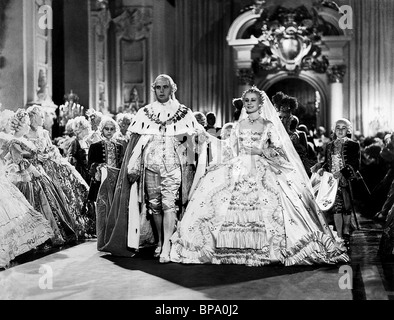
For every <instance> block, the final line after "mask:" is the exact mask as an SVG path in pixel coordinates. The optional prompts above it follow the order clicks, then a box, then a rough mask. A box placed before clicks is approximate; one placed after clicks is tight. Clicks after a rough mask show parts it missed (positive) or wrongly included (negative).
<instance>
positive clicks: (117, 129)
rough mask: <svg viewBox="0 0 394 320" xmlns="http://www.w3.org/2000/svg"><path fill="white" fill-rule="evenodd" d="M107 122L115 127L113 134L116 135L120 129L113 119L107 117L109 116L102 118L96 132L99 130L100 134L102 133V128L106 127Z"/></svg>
mask: <svg viewBox="0 0 394 320" xmlns="http://www.w3.org/2000/svg"><path fill="white" fill-rule="evenodd" d="M108 122H109V123H111V124H112V125H114V126H115V133H117V132H119V131H120V127H119V125H118V123H117V122H116V121H115V120H114V119H112V118H111V117H109V116H104V117H102V119H101V122H100V124H99V126H98V130H99V131H100V132H101V133H103V131H104V127H105V125H106V124H107V123H108Z"/></svg>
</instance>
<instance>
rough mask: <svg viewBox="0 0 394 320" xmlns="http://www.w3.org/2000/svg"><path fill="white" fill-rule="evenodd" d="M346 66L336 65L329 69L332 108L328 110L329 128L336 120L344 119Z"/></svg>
mask: <svg viewBox="0 0 394 320" xmlns="http://www.w3.org/2000/svg"><path fill="white" fill-rule="evenodd" d="M345 73H346V65H343V64H342V65H334V66H331V67H329V68H328V69H327V77H328V82H329V87H330V108H329V110H328V113H329V114H328V120H329V128H331V127H332V126H333V124H334V123H335V121H336V120H338V119H339V118H342V117H343V77H344V75H345Z"/></svg>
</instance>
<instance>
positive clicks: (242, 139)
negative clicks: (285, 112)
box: [238, 129, 264, 154]
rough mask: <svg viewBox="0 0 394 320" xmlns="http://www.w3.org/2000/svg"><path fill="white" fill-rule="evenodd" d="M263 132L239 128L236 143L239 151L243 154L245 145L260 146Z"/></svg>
mask: <svg viewBox="0 0 394 320" xmlns="http://www.w3.org/2000/svg"><path fill="white" fill-rule="evenodd" d="M263 135H264V132H258V131H252V130H246V129H245V130H239V134H238V145H239V153H240V154H245V153H246V151H245V147H256V148H259V147H261V144H262V141H263V139H262V138H263Z"/></svg>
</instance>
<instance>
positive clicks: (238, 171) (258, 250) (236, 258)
mask: <svg viewBox="0 0 394 320" xmlns="http://www.w3.org/2000/svg"><path fill="white" fill-rule="evenodd" d="M242 100H243V103H244V107H243V110H242V115H241V118H240V121H239V122H238V123H237V124H236V126H235V127H234V129H233V131H232V133H231V137H230V139H228V140H225V141H222V142H220V141H219V140H216V139H215V138H213V137H209V140H210V142H211V145H212V148H213V151H215V150H216V151H217V152H216V156H215V157H214V161H216V164H211V165H210V166H209V167H208V168H207V170H206V171H205V172H203V174H202V177H201V178H200V179H199V180H195V181H198V182H197V183H195V185H194V186H193V189H192V191H191V194H190V196H189V197H190V201H189V204H188V206H187V208H186V211H185V214H184V216H183V218H182V220H181V221H180V222H179V224H178V226H177V230H176V232H175V233H174V235H173V236H172V238H171V242H172V248H171V255H170V258H171V261H173V262H180V263H213V264H244V265H248V266H263V265H267V264H271V263H282V264H284V265H286V266H290V265H311V264H334V263H346V262H348V261H349V257H348V255H347V253H346V248H345V246H344V245H343V242H340V241H341V240H340V239H339V238H338V237H336V235H335V234H334V233H333V232H332V231H331V229H330V228H329V226H328V224H327V223H326V221H325V219H324V217H323V214H322V212H321V211H319V209H318V207H317V205H316V202H315V199H314V196H313V193H312V188H311V185H310V182H309V178H308V176H307V174H306V172H305V170H304V167H303V165H302V162H301V160H300V158H299V156H298V154H297V153H296V151H295V149H294V147H293V145H292V143H291V141H290V139H289V137H288V134H287V133H286V131H285V129H284V127H283V125H282V124H281V123H280V120H279V117H278V115H277V113H276V111H275V109H274V107H273V105H272V104H271V102H270V101H269V99H268V97H267V96H266V94H265V93H264V92H263V91H260V90H259V89H258V88H257V87H254V86H253V87H251V88H249V89H248V90H246V91H245V92H244V93H243V95H242ZM215 145H216V147H215ZM196 179H198V177H196Z"/></svg>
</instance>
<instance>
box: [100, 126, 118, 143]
mask: <svg viewBox="0 0 394 320" xmlns="http://www.w3.org/2000/svg"><path fill="white" fill-rule="evenodd" d="M115 130H116V127H115V125H114V124H113V123H112V122H110V121H108V122H106V123H105V124H104V126H103V131H102V134H103V136H104V137H105V138H106V139H108V140H109V139H112V137H113V136H114V134H115Z"/></svg>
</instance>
